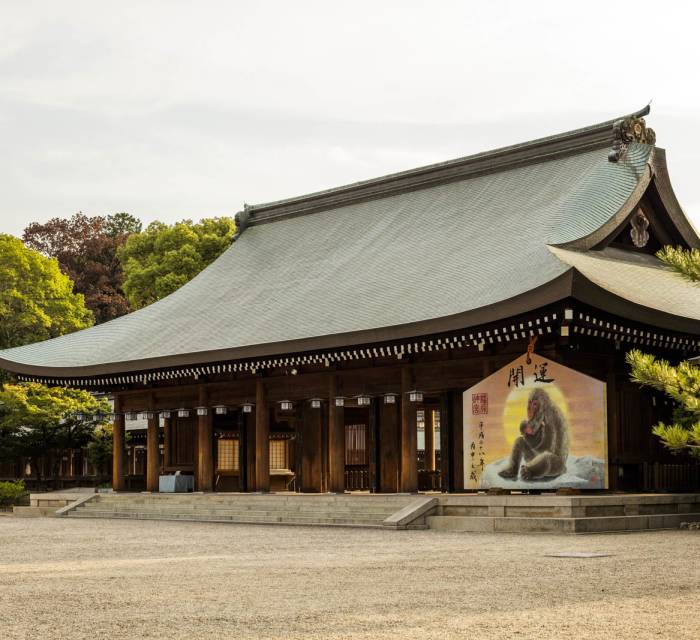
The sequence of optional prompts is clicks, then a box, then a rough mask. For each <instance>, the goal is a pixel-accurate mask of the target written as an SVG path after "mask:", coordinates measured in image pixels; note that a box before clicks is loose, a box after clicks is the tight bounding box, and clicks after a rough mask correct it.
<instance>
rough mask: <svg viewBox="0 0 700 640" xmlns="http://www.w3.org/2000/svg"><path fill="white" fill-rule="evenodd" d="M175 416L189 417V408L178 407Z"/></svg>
mask: <svg viewBox="0 0 700 640" xmlns="http://www.w3.org/2000/svg"><path fill="white" fill-rule="evenodd" d="M177 417H178V418H189V417H190V410H189V409H178V410H177Z"/></svg>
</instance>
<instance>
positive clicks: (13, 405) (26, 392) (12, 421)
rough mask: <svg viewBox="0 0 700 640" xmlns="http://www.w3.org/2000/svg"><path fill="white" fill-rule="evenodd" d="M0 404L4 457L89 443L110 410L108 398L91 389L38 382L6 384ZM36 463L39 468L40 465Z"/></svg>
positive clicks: (33, 454)
mask: <svg viewBox="0 0 700 640" xmlns="http://www.w3.org/2000/svg"><path fill="white" fill-rule="evenodd" d="M0 407H2V411H1V412H0V443H1V444H2V446H0V457H1V458H2V459H5V460H15V459H17V458H18V457H26V458H30V459H31V460H37V459H38V458H40V457H42V456H44V455H46V453H47V452H49V451H52V450H56V451H61V450H66V449H80V448H82V447H85V446H86V445H87V444H88V443H89V442H90V441H91V440H92V439H93V434H94V433H95V430H96V428H97V427H98V426H99V425H101V424H102V423H103V422H104V417H102V416H104V415H105V414H107V413H108V412H109V410H110V409H109V403H108V402H107V401H106V400H104V399H97V398H95V397H94V396H93V395H92V394H90V393H88V392H87V391H83V390H80V389H64V388H62V387H47V386H45V385H43V384H38V383H34V382H28V383H20V384H7V385H5V386H4V388H3V389H2V390H0ZM32 466H33V468H34V469H36V470H37V472H38V470H39V466H38V465H32ZM39 479H41V478H39Z"/></svg>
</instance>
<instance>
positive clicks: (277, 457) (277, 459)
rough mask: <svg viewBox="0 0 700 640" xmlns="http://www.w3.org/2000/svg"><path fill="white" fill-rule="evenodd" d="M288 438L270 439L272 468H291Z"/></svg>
mask: <svg viewBox="0 0 700 640" xmlns="http://www.w3.org/2000/svg"><path fill="white" fill-rule="evenodd" d="M287 445H288V441H287V440H270V469H289V448H288V446H287Z"/></svg>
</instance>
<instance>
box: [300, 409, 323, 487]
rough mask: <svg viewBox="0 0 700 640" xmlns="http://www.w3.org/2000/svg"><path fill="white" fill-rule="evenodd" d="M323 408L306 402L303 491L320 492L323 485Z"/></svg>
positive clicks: (302, 467) (303, 420) (302, 433)
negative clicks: (317, 407) (314, 406)
mask: <svg viewBox="0 0 700 640" xmlns="http://www.w3.org/2000/svg"><path fill="white" fill-rule="evenodd" d="M322 424H323V408H320V409H314V408H313V407H312V406H311V404H310V403H309V402H305V403H304V406H303V409H302V424H301V487H302V489H301V490H302V491H309V492H314V493H318V492H320V491H321V485H322V470H323V465H322V456H321V442H322V438H321V427H322Z"/></svg>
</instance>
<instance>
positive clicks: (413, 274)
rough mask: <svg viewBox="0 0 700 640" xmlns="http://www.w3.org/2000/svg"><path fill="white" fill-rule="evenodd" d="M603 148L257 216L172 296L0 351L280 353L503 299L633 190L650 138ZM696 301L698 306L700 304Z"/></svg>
mask: <svg viewBox="0 0 700 640" xmlns="http://www.w3.org/2000/svg"><path fill="white" fill-rule="evenodd" d="M608 151H609V145H600V144H598V145H596V147H595V148H585V149H583V150H581V151H577V152H573V153H569V154H559V155H556V156H555V157H546V158H545V159H543V160H542V161H534V162H533V161H530V162H529V163H525V164H517V163H516V164H515V166H512V167H510V168H505V169H499V170H495V171H492V172H483V171H481V172H479V174H478V175H473V176H470V175H467V176H465V177H463V178H460V179H458V180H456V181H452V182H448V183H444V184H437V185H435V186H429V187H421V186H418V185H417V186H415V188H413V189H411V188H410V187H409V188H408V189H404V190H403V191H400V192H396V193H392V194H390V195H386V196H384V197H375V198H373V199H369V200H365V201H359V202H350V203H349V204H341V205H340V206H335V207H331V208H325V209H321V210H317V211H315V212H313V213H306V214H304V215H298V216H294V215H292V216H286V217H284V216H283V217H279V218H277V219H273V220H272V221H269V222H266V223H264V224H261V223H259V222H258V223H255V221H253V224H251V225H250V226H249V227H248V228H247V229H246V230H245V231H244V232H243V233H242V235H241V236H240V238H239V239H238V241H237V242H236V243H235V244H233V245H232V246H231V248H230V249H228V251H226V252H225V253H224V254H223V255H222V256H221V257H220V258H219V259H218V260H217V261H216V262H214V263H213V264H212V265H211V266H210V267H209V268H207V269H206V270H204V271H203V272H202V273H201V274H200V275H199V276H197V277H196V278H194V279H193V280H192V281H191V282H189V283H188V284H187V285H185V286H184V287H182V288H181V289H180V290H178V291H177V292H175V293H174V294H172V295H170V296H168V297H167V298H165V299H163V300H161V301H159V302H157V303H155V304H153V305H151V306H149V307H147V308H145V309H142V310H140V311H136V312H134V313H131V314H129V315H127V316H124V317H122V318H118V319H116V320H113V321H111V322H108V323H105V324H103V325H99V326H96V327H93V328H91V329H87V330H84V331H80V332H78V333H75V334H72V335H68V336H63V337H60V338H56V339H54V340H50V341H47V342H43V343H39V344H34V345H28V346H25V347H20V348H16V349H9V350H6V351H4V352H0V365H3V366H5V367H7V368H10V369H11V370H19V371H20V372H28V370H27V367H32V368H33V367H40V368H42V369H45V370H46V371H47V372H50V370H63V373H64V374H65V375H68V373H67V372H66V370H67V369H70V368H76V369H75V372H74V374H75V375H80V374H81V373H83V372H84V373H86V374H87V373H91V372H93V373H94V372H96V369H97V368H99V367H101V366H103V365H110V369H111V370H112V371H115V370H119V369H120V366H121V365H116V363H128V364H124V366H123V367H121V368H122V369H123V370H124V371H129V370H132V371H133V370H138V369H144V368H149V367H152V366H162V364H163V363H165V362H166V360H167V361H168V362H169V363H171V364H172V363H173V362H174V360H173V357H175V358H174V359H175V360H177V359H178V358H180V357H181V358H185V357H187V358H189V360H188V361H189V362H193V358H196V356H193V355H192V354H200V355H201V357H202V358H207V359H208V360H209V361H211V360H212V359H213V358H214V357H215V356H217V354H225V355H226V356H227V357H235V356H236V353H237V350H244V351H241V353H245V355H259V354H264V353H267V354H269V353H285V352H287V351H288V349H289V348H290V346H291V345H293V344H295V342H294V341H298V340H304V339H307V340H306V342H305V344H306V345H307V346H308V347H309V348H312V347H313V340H314V339H317V338H321V337H324V336H340V337H339V340H340V341H341V343H342V340H343V336H354V337H355V338H356V337H357V336H362V338H363V340H365V341H367V342H371V341H372V336H373V333H372V332H373V331H378V330H382V329H385V328H388V327H397V326H404V327H405V326H406V325H411V324H412V323H421V322H423V321H428V320H432V319H436V318H444V317H448V316H455V315H457V314H464V313H465V312H469V311H471V310H474V309H479V308H483V307H486V306H488V305H497V304H498V303H501V302H504V301H506V300H509V299H511V298H514V297H516V296H519V295H521V294H525V293H527V292H529V291H531V290H533V289H536V288H537V287H541V286H542V285H545V284H547V283H550V282H552V281H553V280H555V279H557V278H558V277H559V276H562V275H563V274H564V273H566V272H567V271H569V270H570V269H571V268H572V264H574V263H573V261H572V260H573V259H568V258H565V259H562V255H560V254H558V253H556V252H554V253H553V252H552V251H550V249H549V248H548V245H552V244H564V243H570V242H571V241H574V240H576V239H578V238H581V237H584V236H587V235H589V234H591V233H592V232H594V231H595V230H596V229H598V228H599V227H600V226H601V225H602V224H604V223H606V222H607V221H608V220H610V219H611V218H612V217H613V216H614V215H615V214H616V213H617V212H618V210H620V208H621V207H622V206H623V205H624V204H625V202H626V201H627V200H628V199H629V198H630V195H631V194H632V193H633V192H634V190H635V188H636V187H637V186H638V183H639V181H640V179H641V176H642V175H643V174H644V171H645V167H646V163H647V161H648V159H649V157H650V152H651V147H649V146H647V145H642V144H632V145H631V146H630V148H629V149H628V151H627V153H625V154H624V156H623V158H622V159H621V160H620V161H619V162H618V163H613V162H609V161H608V157H607V155H608ZM285 206H287V210H286V211H287V213H288V210H289V206H290V205H285ZM292 209H293V205H292ZM253 211H255V208H253ZM292 213H293V211H292ZM574 266H577V265H575V264H574ZM678 312H679V313H682V309H678ZM692 313H693V314H694V315H693V317H695V318H700V306H698V308H697V310H696V309H695V308H693V310H692ZM418 326H419V325H416V327H418ZM355 338H354V339H355ZM246 348H247V349H246ZM183 361H184V360H183Z"/></svg>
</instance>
